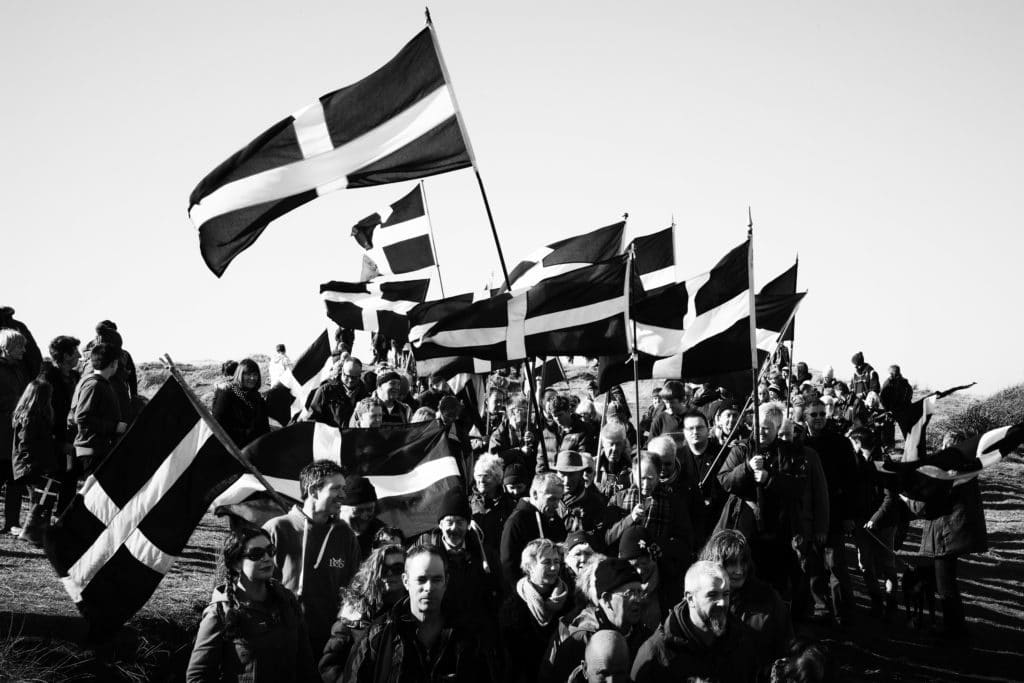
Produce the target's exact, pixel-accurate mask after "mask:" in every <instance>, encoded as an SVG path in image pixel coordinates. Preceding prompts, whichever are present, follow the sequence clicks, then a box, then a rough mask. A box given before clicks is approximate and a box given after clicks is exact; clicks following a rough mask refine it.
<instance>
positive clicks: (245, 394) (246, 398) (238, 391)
mask: <svg viewBox="0 0 1024 683" xmlns="http://www.w3.org/2000/svg"><path fill="white" fill-rule="evenodd" d="M231 391H232V392H233V393H234V394H235V396H237V397H238V399H239V400H240V401H241V402H242V403H244V404H245V405H246V406H247V407H248V408H249V410H256V406H255V405H253V399H252V392H251V390H247V389H243V388H242V387H240V386H238V385H237V384H235V383H234V382H232V384H231ZM257 393H258V392H257Z"/></svg>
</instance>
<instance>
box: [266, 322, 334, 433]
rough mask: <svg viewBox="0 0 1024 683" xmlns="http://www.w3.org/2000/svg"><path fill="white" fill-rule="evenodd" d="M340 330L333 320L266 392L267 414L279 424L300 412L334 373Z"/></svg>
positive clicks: (285, 422)
mask: <svg viewBox="0 0 1024 683" xmlns="http://www.w3.org/2000/svg"><path fill="white" fill-rule="evenodd" d="M336 331H337V326H336V325H334V324H333V323H331V324H330V325H329V326H328V329H326V330H324V331H323V332H321V333H320V335H319V336H318V337H317V338H316V339H315V340H314V341H313V343H312V344H310V346H309V348H307V349H306V350H305V351H303V352H302V354H301V355H300V356H299V357H298V358H297V359H296V360H295V365H294V366H292V368H291V369H290V370H285V371H284V372H283V373H281V376H280V377H279V378H278V380H277V383H275V384H274V385H273V386H272V387H270V388H269V389H267V391H266V392H264V394H263V400H264V402H265V403H266V405H267V415H268V416H270V419H271V420H273V421H275V422H276V423H277V424H278V425H279V426H284V425H286V424H288V423H289V422H290V421H291V420H292V418H294V417H295V416H296V415H299V414H300V413H301V412H302V410H303V409H304V408H305V407H306V400H307V399H308V398H309V396H310V394H312V392H314V391H316V388H317V387H319V386H320V384H321V382H323V381H324V380H325V379H327V378H328V377H329V376H330V373H331V369H332V368H333V367H334V358H333V356H332V354H333V353H334V351H335V349H337V341H338V340H337V339H336V336H335V333H336Z"/></svg>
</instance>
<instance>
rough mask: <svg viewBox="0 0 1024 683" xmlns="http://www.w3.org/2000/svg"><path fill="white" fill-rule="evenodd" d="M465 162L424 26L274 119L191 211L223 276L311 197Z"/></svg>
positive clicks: (200, 189) (215, 175) (202, 187)
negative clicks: (364, 68) (365, 68)
mask: <svg viewBox="0 0 1024 683" xmlns="http://www.w3.org/2000/svg"><path fill="white" fill-rule="evenodd" d="M469 165H470V160H469V154H468V152H467V149H466V143H465V141H464V140H463V138H462V133H461V131H460V129H459V124H458V121H457V120H456V113H455V101H454V99H453V98H452V94H451V91H450V90H449V86H448V84H447V83H446V82H445V79H444V74H443V73H442V69H441V65H440V62H439V60H438V57H437V52H436V51H435V49H434V45H433V41H432V38H431V35H430V29H429V28H425V29H423V30H422V31H420V33H419V34H417V35H416V37H415V38H413V39H412V40H411V41H410V42H409V43H408V44H407V45H406V46H405V47H403V48H402V50H401V51H400V52H399V53H398V54H397V55H396V56H395V57H394V58H393V59H392V60H391V61H390V62H388V63H387V64H385V65H384V66H383V67H381V68H380V69H378V70H377V71H375V72H373V73H372V74H370V75H369V76H367V77H366V78H364V79H362V80H361V81H359V82H357V83H354V84H352V85H349V86H347V87H344V88H341V89H340V90H335V91H334V92H330V93H327V94H326V95H324V96H322V97H320V98H319V99H318V100H317V101H315V102H314V103H313V104H311V105H309V106H308V107H306V108H304V109H302V110H300V111H299V112H297V113H296V114H294V115H292V116H289V117H287V118H285V119H283V120H281V121H279V122H278V123H276V124H274V125H273V126H271V127H270V128H268V129H267V130H266V131H264V132H263V134H261V135H260V136H259V137H257V138H256V139H255V140H253V141H252V142H250V143H249V144H248V145H246V146H245V147H244V148H243V149H241V150H239V151H238V152H236V153H235V154H234V155H232V156H231V157H230V158H229V159H227V160H226V161H225V162H224V163H222V164H221V165H220V166H218V167H217V168H215V169H214V170H213V171H212V172H211V173H210V174H209V175H208V176H206V177H205V178H203V180H202V181H200V183H199V185H197V186H196V188H195V189H194V190H193V191H192V195H191V196H190V197H189V210H188V212H189V217H190V218H191V220H192V223H193V224H194V225H195V227H196V228H197V229H198V230H199V242H200V250H201V251H202V254H203V259H204V260H205V261H206V265H207V266H208V267H209V268H210V270H211V271H213V273H214V274H215V275H217V276H218V277H220V276H221V275H223V274H224V271H225V269H227V267H228V265H229V264H230V263H231V261H232V260H233V259H234V258H235V257H236V256H238V254H240V253H241V252H242V251H244V250H245V249H247V248H248V247H249V246H251V245H252V244H253V242H255V241H256V240H257V239H258V238H259V236H260V234H261V233H262V232H263V230H264V229H265V228H266V227H267V225H269V224H270V222H271V221H273V220H275V219H277V218H280V217H281V216H283V215H284V214H286V213H288V212H289V211H291V210H292V209H295V208H297V207H299V206H301V205H303V204H305V203H306V202H309V201H312V200H313V199H316V198H317V197H318V196H320V195H323V194H326V193H328V192H332V191H334V190H338V189H341V188H346V187H366V186H370V185H381V184H385V183H396V182H401V181H404V180H412V179H416V178H424V177H427V176H431V175H435V174H437V173H445V172H448V171H455V170H458V169H460V168H466V167H468V166H469Z"/></svg>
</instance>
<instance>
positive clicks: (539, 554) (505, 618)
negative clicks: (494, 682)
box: [498, 538, 573, 683]
mask: <svg viewBox="0 0 1024 683" xmlns="http://www.w3.org/2000/svg"><path fill="white" fill-rule="evenodd" d="M562 564H563V558H562V548H561V547H560V546H559V545H558V544H557V543H555V542H554V541H551V540H549V539H546V538H540V539H536V540H533V541H530V542H529V543H527V544H526V547H525V548H523V552H522V559H521V561H520V568H521V570H522V572H523V576H522V577H521V578H520V579H519V580H518V581H516V584H515V590H514V591H513V592H512V593H511V594H509V596H508V597H507V598H505V601H504V603H502V605H501V609H499V610H498V635H499V642H500V644H501V650H502V654H503V655H504V662H505V666H504V673H505V675H504V679H503V680H505V681H507V682H508V683H519V682H521V683H533V681H535V680H536V679H537V668H538V665H539V663H540V661H541V657H542V656H543V655H544V650H545V649H546V648H547V645H548V642H549V641H550V640H551V637H552V635H553V634H554V633H555V631H556V629H557V628H558V620H559V618H560V617H562V616H564V615H565V614H566V613H567V612H568V610H569V609H570V608H571V607H572V604H573V601H572V599H571V595H570V592H569V588H568V587H567V586H566V584H565V582H564V581H563V580H562V578H561V576H560V573H561V569H562Z"/></svg>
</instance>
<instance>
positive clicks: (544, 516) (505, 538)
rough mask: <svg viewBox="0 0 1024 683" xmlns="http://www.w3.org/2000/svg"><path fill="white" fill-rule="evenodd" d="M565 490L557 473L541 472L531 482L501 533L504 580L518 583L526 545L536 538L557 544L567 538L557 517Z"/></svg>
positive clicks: (509, 582)
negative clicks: (523, 497) (528, 494)
mask: <svg viewBox="0 0 1024 683" xmlns="http://www.w3.org/2000/svg"><path fill="white" fill-rule="evenodd" d="M564 493H565V488H564V487H563V485H562V480H561V479H560V478H559V477H558V475H556V474H554V473H551V472H548V473H546V474H538V475H536V476H535V477H534V478H533V483H531V484H530V496H529V498H526V499H522V500H520V501H519V502H518V503H517V504H516V507H515V510H513V511H512V514H511V515H509V518H508V520H507V521H506V522H505V528H504V529H502V532H501V544H500V552H501V570H502V576H503V577H504V579H505V582H506V583H507V584H508V585H509V586H515V583H516V582H517V581H518V580H519V577H520V576H521V575H522V574H521V571H522V570H521V569H520V563H521V561H522V554H523V548H525V547H526V544H527V543H529V542H530V541H532V540H533V539H535V538H547V539H549V540H552V541H554V542H556V543H561V542H562V541H564V540H565V537H566V531H565V525H564V524H563V523H562V519H561V518H560V517H559V516H558V503H559V501H561V499H562V496H563V495H564Z"/></svg>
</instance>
